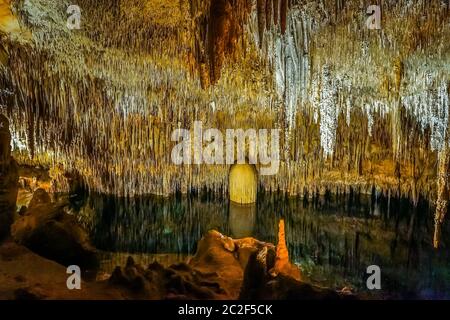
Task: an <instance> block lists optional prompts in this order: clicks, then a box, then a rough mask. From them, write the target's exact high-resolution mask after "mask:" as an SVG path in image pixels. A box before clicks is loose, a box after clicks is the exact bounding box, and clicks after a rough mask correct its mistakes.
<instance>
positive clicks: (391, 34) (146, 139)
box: [0, 0, 450, 202]
mask: <svg viewBox="0 0 450 320" xmlns="http://www.w3.org/2000/svg"><path fill="white" fill-rule="evenodd" d="M8 2H9V0H0V30H2V31H1V32H2V34H3V35H2V38H1V39H2V42H1V43H0V57H1V59H0V61H2V65H3V67H2V69H1V70H2V71H1V73H0V82H1V86H2V87H1V89H0V105H2V108H3V111H4V112H6V113H8V115H9V117H10V118H11V119H12V129H13V136H14V143H15V149H16V152H15V154H16V157H17V158H18V159H19V160H20V161H22V162H27V163H40V164H43V165H48V166H50V167H54V166H56V165H58V168H64V169H65V170H71V169H77V170H78V172H80V173H81V174H82V175H83V176H84V177H85V179H86V182H87V183H88V185H89V186H90V187H91V188H92V189H95V190H98V191H104V192H111V193H117V194H143V193H158V194H167V193H170V192H173V191H174V190H175V189H177V188H178V189H181V190H182V191H186V190H188V189H189V188H191V187H194V188H195V187H199V186H206V187H208V188H210V189H212V190H215V191H219V190H226V184H227V178H226V172H227V167H226V166H192V167H188V166H183V167H178V166H173V165H172V164H171V161H170V152H168V151H167V150H170V149H171V147H172V146H173V142H171V140H170V135H171V132H172V130H173V129H174V128H177V127H183V128H188V127H191V124H192V123H193V121H195V120H199V121H203V123H204V126H209V127H214V128H219V129H221V130H223V129H226V128H244V129H245V128H250V127H253V128H269V129H270V128H278V127H281V128H283V141H282V147H283V152H282V153H283V154H282V165H281V170H280V173H279V174H278V175H276V176H268V177H263V178H261V183H262V185H263V187H265V188H266V189H272V190H275V189H277V188H280V189H282V190H286V191H288V192H289V193H291V194H299V193H300V194H303V193H304V192H305V191H306V192H309V193H310V194H311V193H312V192H315V191H319V192H323V191H324V190H325V189H326V188H328V189H330V190H331V191H336V192H342V191H345V190H348V188H349V186H353V187H354V188H357V189H361V190H362V191H370V190H372V186H375V187H376V188H377V189H378V190H379V191H382V192H385V193H386V194H387V193H389V194H399V193H401V194H403V195H406V196H409V197H411V198H412V199H413V200H417V198H418V196H419V195H420V194H422V195H423V196H425V197H427V198H429V199H433V200H436V199H441V200H442V199H445V198H446V197H448V191H447V189H446V184H447V183H446V181H447V179H446V176H447V175H448V157H449V156H448V153H447V148H448V144H449V133H448V127H449V90H450V89H449V88H450V63H449V62H450V24H449V23H450V22H449V17H450V9H449V2H448V1H447V0H431V1H430V0H422V1H421V0H418V1H406V0H405V1H397V0H396V1H393V0H392V1H387V0H386V1H381V3H382V8H381V9H382V25H381V30H368V29H367V27H366V20H367V18H368V16H367V13H366V9H367V7H368V6H369V5H370V4H371V3H370V1H343V0H322V1H307V0H303V1H301V0H292V1H287V0H273V1H269V0H257V1H256V0H254V1H252V0H180V1H168V0H149V1H143V0H129V1H119V0H117V1H110V0H79V1H77V2H78V5H79V6H80V8H81V10H82V16H81V29H80V30H69V29H67V27H66V20H67V17H68V14H67V13H66V10H67V7H68V5H69V4H70V3H69V2H68V1H59V2H58V4H56V5H55V3H54V1H52V0H20V1H12V8H13V10H12V11H13V13H11V12H9V11H8ZM15 19H17V20H18V21H19V22H20V25H21V28H19V29H18V28H17V25H18V23H17V21H16V20H15ZM11 26H13V27H11ZM438 167H439V168H440V174H439V178H440V179H437V177H438V172H437V171H438ZM55 171H57V170H55ZM437 182H438V183H437ZM222 187H225V188H222ZM438 202H439V201H438Z"/></svg>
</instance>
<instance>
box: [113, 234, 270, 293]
mask: <svg viewBox="0 0 450 320" xmlns="http://www.w3.org/2000/svg"><path fill="white" fill-rule="evenodd" d="M264 248H265V249H266V250H267V251H270V252H271V253H272V255H271V256H272V260H273V261H275V247H274V246H273V245H272V244H269V243H264V242H261V241H258V240H256V239H253V238H245V239H237V240H235V239H232V238H229V237H227V236H224V235H222V234H221V233H219V232H217V231H209V232H208V233H207V234H206V235H205V236H204V237H203V238H202V239H201V240H200V241H199V243H198V247H197V252H196V254H195V256H194V257H192V259H190V261H188V262H187V263H178V264H174V265H171V266H169V267H167V268H165V267H163V266H162V265H160V264H158V263H156V262H155V263H152V264H150V265H149V266H148V267H147V268H144V267H142V266H140V265H137V264H136V263H135V262H134V261H133V259H131V258H129V259H128V262H127V264H126V266H124V267H123V268H122V267H117V268H116V269H115V270H114V272H113V274H112V275H111V278H110V279H109V282H110V283H111V285H114V286H119V287H121V288H123V289H125V290H126V292H127V294H131V295H132V296H133V297H135V298H141V299H236V298H237V297H238V296H239V291H240V289H241V285H242V280H243V274H244V269H245V267H246V265H247V261H248V259H249V257H250V256H251V255H252V254H253V253H254V252H259V251H261V250H263V249H264Z"/></svg>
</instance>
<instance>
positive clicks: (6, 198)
mask: <svg viewBox="0 0 450 320" xmlns="http://www.w3.org/2000/svg"><path fill="white" fill-rule="evenodd" d="M10 142H11V135H10V132H9V122H8V119H6V117H4V116H3V115H0V241H1V240H3V239H4V238H5V237H7V236H8V235H9V234H10V226H11V224H12V222H13V220H14V213H15V211H16V198H17V192H18V181H19V176H18V170H17V164H16V162H15V160H14V159H13V158H12V157H11V145H10Z"/></svg>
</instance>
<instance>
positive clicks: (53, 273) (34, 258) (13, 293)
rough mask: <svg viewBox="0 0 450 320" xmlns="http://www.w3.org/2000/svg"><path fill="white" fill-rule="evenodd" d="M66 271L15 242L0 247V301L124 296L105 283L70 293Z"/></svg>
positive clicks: (87, 286)
mask: <svg viewBox="0 0 450 320" xmlns="http://www.w3.org/2000/svg"><path fill="white" fill-rule="evenodd" d="M68 276H69V274H67V273H66V268H65V267H64V266H62V265H60V264H58V263H56V262H53V261H51V260H48V259H45V258H42V257H40V256H38V255H37V254H35V253H33V252H31V251H30V250H28V249H27V248H25V247H24V246H21V245H18V244H16V243H14V242H12V241H6V242H4V243H3V244H1V245H0V300H11V299H27V300H30V299H31V300H36V299H49V300H111V299H112V300H116V299H122V298H123V296H122V295H121V293H120V292H119V291H118V290H116V289H115V288H112V287H110V286H108V284H107V283H106V282H92V283H91V282H84V281H82V284H81V289H80V290H69V289H68V288H67V285H66V281H67V278H68Z"/></svg>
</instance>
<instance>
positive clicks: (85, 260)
mask: <svg viewBox="0 0 450 320" xmlns="http://www.w3.org/2000/svg"><path fill="white" fill-rule="evenodd" d="M65 205H66V204H65V203H52V202H50V197H49V196H48V194H47V193H46V192H45V191H44V190H42V189H38V190H36V191H35V193H34V196H33V198H32V200H31V201H30V204H29V207H28V208H27V210H26V212H25V213H24V214H23V216H21V217H20V218H18V219H17V220H16V221H15V222H14V224H13V225H12V227H11V233H12V236H13V238H14V240H15V241H16V242H18V243H19V244H22V245H24V246H26V247H27V248H29V249H30V250H32V251H33V252H35V253H37V254H39V255H41V256H43V257H45V258H48V259H51V260H54V261H56V262H59V263H61V264H63V265H66V266H68V265H78V266H80V267H81V268H82V269H83V270H86V269H92V268H95V267H96V266H97V264H98V261H97V257H96V250H95V248H94V247H92V245H91V244H90V242H89V237H88V235H87V233H86V232H85V230H84V229H83V228H82V227H81V226H80V225H79V224H78V223H77V221H76V218H75V217H74V216H72V215H69V214H67V213H66V212H65V211H64V207H65Z"/></svg>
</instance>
